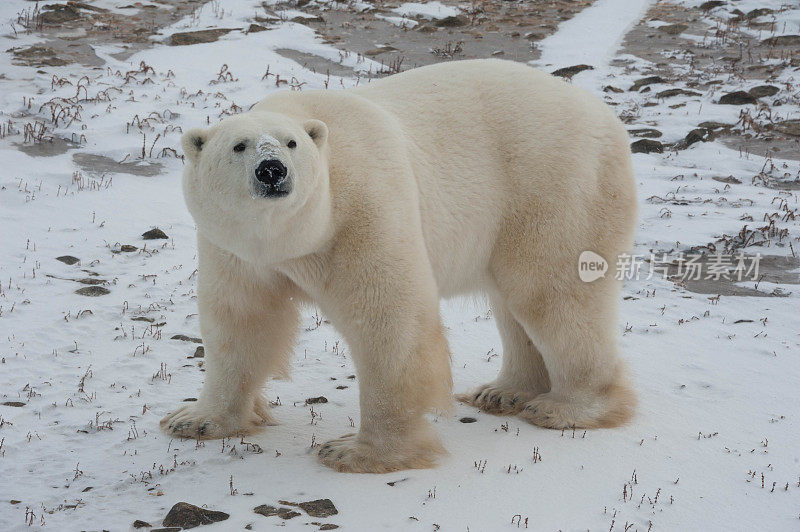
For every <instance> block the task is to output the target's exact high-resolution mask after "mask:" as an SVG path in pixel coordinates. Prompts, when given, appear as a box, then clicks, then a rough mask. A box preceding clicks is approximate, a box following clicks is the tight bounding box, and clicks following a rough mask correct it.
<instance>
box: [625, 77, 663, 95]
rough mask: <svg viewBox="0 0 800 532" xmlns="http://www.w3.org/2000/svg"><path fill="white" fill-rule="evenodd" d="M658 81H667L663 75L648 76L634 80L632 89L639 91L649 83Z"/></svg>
mask: <svg viewBox="0 0 800 532" xmlns="http://www.w3.org/2000/svg"><path fill="white" fill-rule="evenodd" d="M656 83H666V82H665V81H664V78H662V77H661V76H647V77H646V78H641V79H637V80H636V81H634V82H633V86H631V88H630V90H632V91H638V90H639V89H641V88H642V87H645V86H647V85H653V84H656Z"/></svg>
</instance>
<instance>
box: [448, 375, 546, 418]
mask: <svg viewBox="0 0 800 532" xmlns="http://www.w3.org/2000/svg"><path fill="white" fill-rule="evenodd" d="M536 395H537V394H536V393H535V392H524V391H520V390H517V389H515V388H512V387H510V386H503V385H500V384H498V383H495V382H492V383H489V384H484V385H483V386H479V387H478V388H476V389H475V390H473V391H471V392H469V393H461V394H457V395H456V399H457V400H458V401H461V402H462V403H466V404H468V405H472V406H475V407H477V408H480V409H481V410H483V411H484V412H487V413H489V414H496V415H503V416H510V415H514V414H517V413H519V412H520V411H521V410H522V409H523V408H524V407H525V403H527V402H529V401H530V400H532V399H533V398H534V397H536Z"/></svg>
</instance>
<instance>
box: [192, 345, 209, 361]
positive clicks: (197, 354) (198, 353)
mask: <svg viewBox="0 0 800 532" xmlns="http://www.w3.org/2000/svg"><path fill="white" fill-rule="evenodd" d="M205 356H206V348H205V347H203V346H202V345H198V346H197V349H195V350H194V355H192V358H204V357H205Z"/></svg>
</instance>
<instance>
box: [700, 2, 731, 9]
mask: <svg viewBox="0 0 800 532" xmlns="http://www.w3.org/2000/svg"><path fill="white" fill-rule="evenodd" d="M724 5H725V2H724V1H723V0H709V1H708V2H703V3H702V4H700V9H702V10H703V11H711V10H712V9H714V8H716V7H721V6H724Z"/></svg>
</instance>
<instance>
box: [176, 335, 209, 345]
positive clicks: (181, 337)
mask: <svg viewBox="0 0 800 532" xmlns="http://www.w3.org/2000/svg"><path fill="white" fill-rule="evenodd" d="M170 340H180V341H181V342H194V343H196V344H202V343H203V340H202V339H200V338H195V337H194V336H186V335H185V334H176V335H175V336H172V337H171V338H170Z"/></svg>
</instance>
